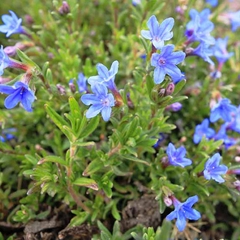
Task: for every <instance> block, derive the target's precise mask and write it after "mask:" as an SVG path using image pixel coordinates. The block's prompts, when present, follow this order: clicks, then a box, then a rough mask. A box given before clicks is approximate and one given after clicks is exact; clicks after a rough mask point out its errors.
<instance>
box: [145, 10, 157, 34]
mask: <svg viewBox="0 0 240 240" xmlns="http://www.w3.org/2000/svg"><path fill="white" fill-rule="evenodd" d="M147 26H148V28H149V30H150V32H151V34H152V36H153V37H154V36H158V28H159V23H158V20H157V18H156V16H155V15H152V16H151V17H150V18H149V20H148V22H147Z"/></svg>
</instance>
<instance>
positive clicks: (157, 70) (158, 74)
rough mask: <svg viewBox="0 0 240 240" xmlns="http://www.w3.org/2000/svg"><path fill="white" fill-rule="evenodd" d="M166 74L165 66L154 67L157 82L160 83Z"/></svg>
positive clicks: (154, 76)
mask: <svg viewBox="0 0 240 240" xmlns="http://www.w3.org/2000/svg"><path fill="white" fill-rule="evenodd" d="M165 76H166V73H165V70H164V68H161V67H156V68H155V69H154V73H153V78H154V82H155V83H156V84H160V83H161V82H162V81H163V80H164V78H165Z"/></svg>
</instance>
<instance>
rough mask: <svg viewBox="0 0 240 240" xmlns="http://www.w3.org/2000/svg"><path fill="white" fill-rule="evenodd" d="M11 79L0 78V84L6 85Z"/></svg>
mask: <svg viewBox="0 0 240 240" xmlns="http://www.w3.org/2000/svg"><path fill="white" fill-rule="evenodd" d="M11 80H12V79H10V78H4V77H1V76H0V84H4V83H7V82H9V81H11Z"/></svg>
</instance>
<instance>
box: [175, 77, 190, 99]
mask: <svg viewBox="0 0 240 240" xmlns="http://www.w3.org/2000/svg"><path fill="white" fill-rule="evenodd" d="M186 82H187V81H186V80H185V79H183V80H181V81H180V82H178V83H177V84H176V85H175V88H174V92H173V95H177V94H178V93H179V92H180V91H181V90H182V88H183V87H184V86H185V84H186Z"/></svg>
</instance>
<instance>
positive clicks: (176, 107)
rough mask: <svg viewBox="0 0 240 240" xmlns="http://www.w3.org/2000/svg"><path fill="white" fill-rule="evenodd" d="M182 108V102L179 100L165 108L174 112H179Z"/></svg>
mask: <svg viewBox="0 0 240 240" xmlns="http://www.w3.org/2000/svg"><path fill="white" fill-rule="evenodd" d="M181 109H182V104H181V103H179V102H175V103H172V104H170V105H168V106H167V107H166V108H165V110H170V111H173V112H178V111H179V110H181Z"/></svg>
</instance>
